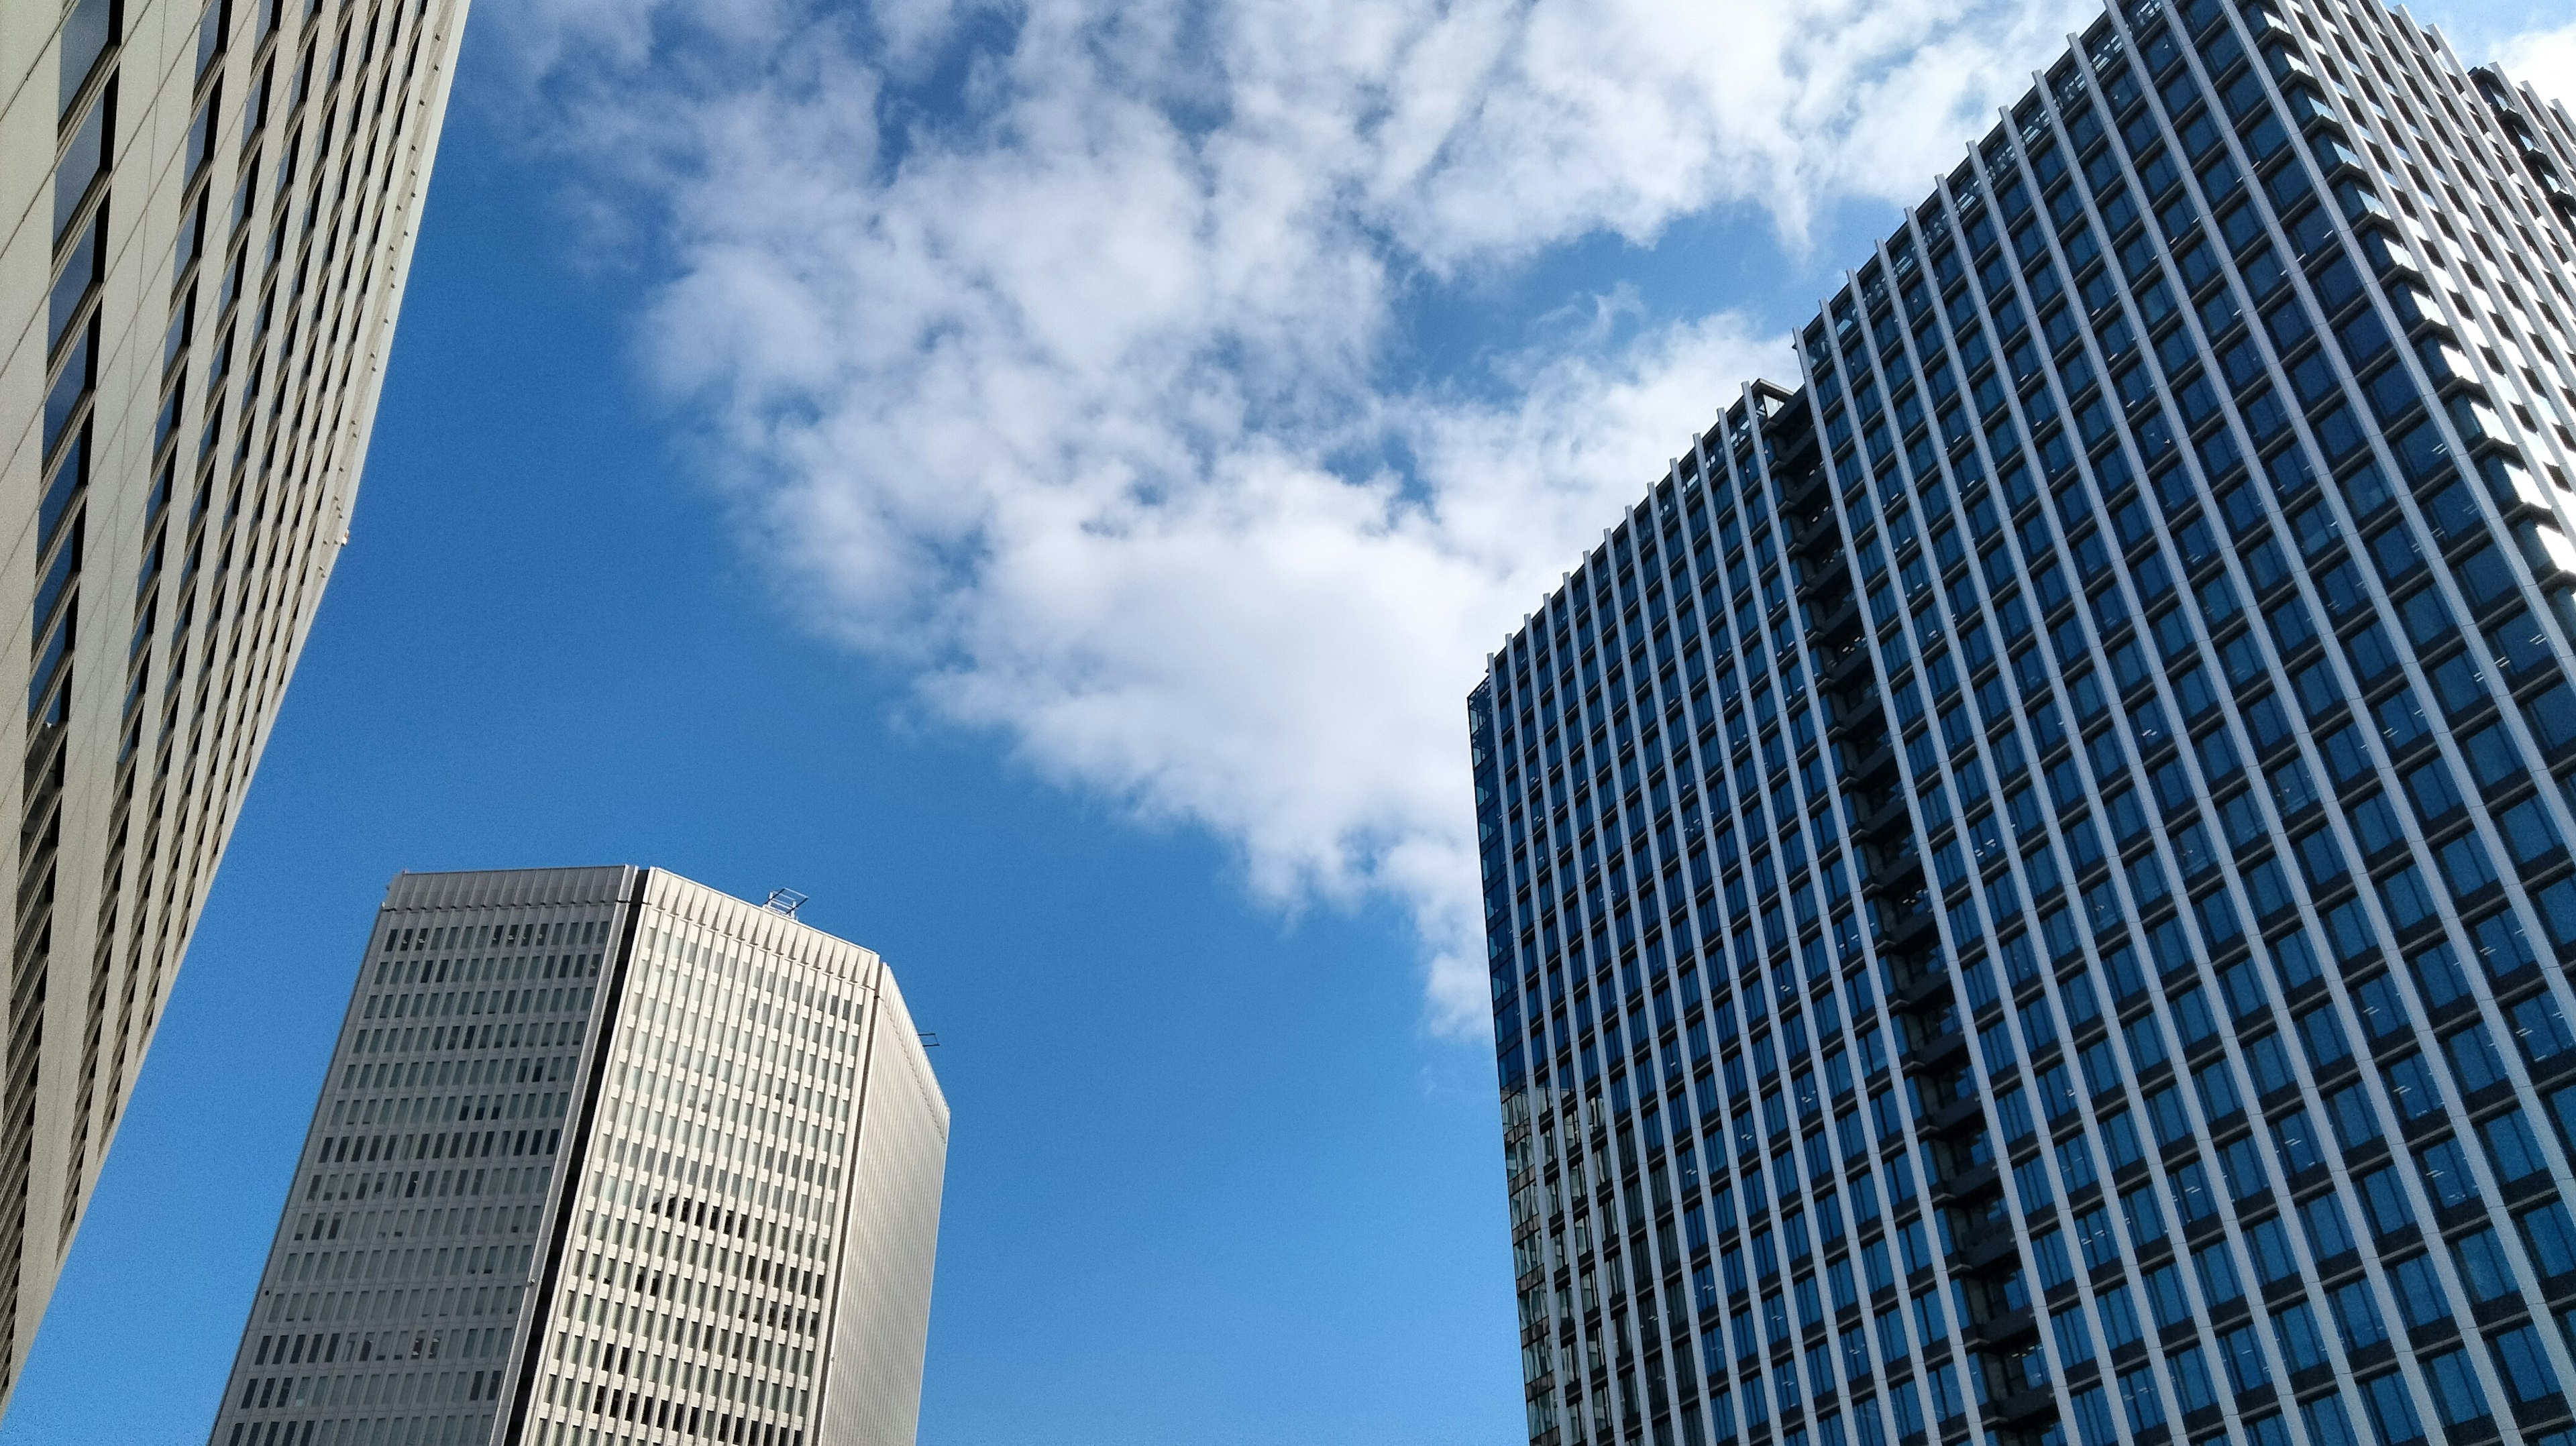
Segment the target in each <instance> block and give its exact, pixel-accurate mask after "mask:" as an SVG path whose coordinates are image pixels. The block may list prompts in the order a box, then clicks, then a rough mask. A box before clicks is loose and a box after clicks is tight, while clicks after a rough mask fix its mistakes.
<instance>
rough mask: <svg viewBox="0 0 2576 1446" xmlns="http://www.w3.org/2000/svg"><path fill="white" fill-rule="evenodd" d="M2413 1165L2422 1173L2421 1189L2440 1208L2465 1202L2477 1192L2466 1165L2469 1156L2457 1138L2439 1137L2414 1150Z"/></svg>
mask: <svg viewBox="0 0 2576 1446" xmlns="http://www.w3.org/2000/svg"><path fill="white" fill-rule="evenodd" d="M2415 1166H2416V1168H2417V1169H2418V1170H2420V1171H2421V1172H2422V1173H2423V1176H2424V1193H2426V1194H2428V1195H2430V1196H2432V1197H2433V1203H2434V1204H2435V1205H2436V1206H2438V1207H2440V1208H2442V1209H2444V1210H2448V1209H2450V1208H2451V1207H2453V1206H2455V1205H2465V1204H2467V1203H2468V1202H2469V1201H2471V1200H2474V1199H2476V1198H2477V1196H2478V1180H2477V1176H2476V1174H2475V1173H2473V1172H2472V1171H2471V1170H2470V1169H2469V1157H2468V1155H2467V1153H2466V1152H2464V1151H2463V1150H2461V1148H2460V1142H2459V1141H2457V1140H2440V1141H2436V1142H2435V1143H2433V1144H2430V1145H2427V1146H2425V1147H2424V1148H2422V1149H2420V1150H2417V1151H2416V1152H2415Z"/></svg>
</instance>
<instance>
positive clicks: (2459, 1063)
mask: <svg viewBox="0 0 2576 1446" xmlns="http://www.w3.org/2000/svg"><path fill="white" fill-rule="evenodd" d="M2442 1047H2443V1049H2444V1050H2445V1051H2446V1052H2448V1053H2449V1054H2450V1056H2451V1068H2452V1070H2453V1071H2454V1072H2455V1073H2457V1074H2458V1075H2459V1077H2460V1089H2461V1090H2462V1092H2464V1093H2467V1094H2476V1093H2477V1092H2478V1091H2480V1090H2482V1089H2485V1088H2487V1087H2488V1086H2490V1085H2498V1084H2502V1083H2504V1082H2505V1081H2506V1080H2508V1079H2510V1078H2511V1076H2510V1075H2508V1074H2506V1073H2505V1067H2504V1057H2503V1056H2502V1055H2499V1054H2497V1053H2496V1047H2495V1040H2494V1038H2493V1037H2492V1036H2490V1035H2489V1034H2488V1033H2487V1027H2486V1026H2485V1025H2483V1024H2477V1025H2471V1026H2470V1027H2469V1028H2467V1029H2463V1030H2461V1031H2459V1032H2458V1033H2456V1034H2451V1035H2447V1036H2445V1037H2444V1038H2443V1040H2442Z"/></svg>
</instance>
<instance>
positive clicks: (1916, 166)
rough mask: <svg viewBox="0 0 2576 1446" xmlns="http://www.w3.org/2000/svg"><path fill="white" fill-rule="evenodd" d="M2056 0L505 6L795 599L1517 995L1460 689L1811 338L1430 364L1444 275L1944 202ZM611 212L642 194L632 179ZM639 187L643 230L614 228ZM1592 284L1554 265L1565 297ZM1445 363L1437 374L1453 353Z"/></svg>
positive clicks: (1086, 782)
mask: <svg viewBox="0 0 2576 1446" xmlns="http://www.w3.org/2000/svg"><path fill="white" fill-rule="evenodd" d="M2091 8H2092V7H2090V6H2087V5H2084V4H2081V3H2056V0H2019V3H2012V0H2006V3H1976V0H1823V3H1799V4H1781V3H1777V0H1717V3H1707V4H1700V5H1693V6H1650V5H1646V4H1640V3H1617V0H1589V3H1587V0H1541V3H1523V4H1512V3H1501V0H1447V3H1431V0H1421V3H1409V4H1408V3H1396V0H1299V3H1254V4H1236V5H1203V4H1189V5H1181V4H1157V3H1152V0H1145V3H1134V0H1128V3H1119V4H1114V5H1113V4H1109V3H1106V0H1045V3H1030V4H1022V5H1010V6H988V5H978V4H972V3H965V4H956V3H949V0H906V3H902V4H890V5H885V6H880V7H879V8H878V9H876V10H875V11H873V12H870V13H865V14H856V15H824V14H821V13H819V12H817V11H814V10H812V9H809V8H807V7H806V6H805V5H802V4H799V3H793V0H757V3H746V0H692V3H679V0H665V3H661V4H659V5H636V4H629V3H614V4H610V3H601V0H547V3H530V4H528V5H525V6H522V7H520V8H519V9H517V10H515V11H496V12H494V14H493V17H492V18H493V19H494V20H495V21H496V22H498V23H499V24H500V25H502V26H504V27H507V28H508V29H509V30H510V31H511V32H512V33H511V34H510V36H509V37H508V39H507V41H506V42H505V43H507V44H508V45H510V47H511V48H512V51H513V53H514V54H515V55H517V56H519V57H520V58H521V60H522V63H523V64H524V65H525V66H526V77H525V78H526V80H527V82H528V94H529V95H530V96H532V97H534V98H533V99H532V100H530V101H529V102H528V104H530V105H531V106H532V107H533V110H534V114H533V116H532V118H531V125H530V129H531V131H532V133H539V134H544V135H547V136H551V137H559V138H562V144H564V145H565V146H566V147H567V150H568V153H569V154H570V156H571V157H572V158H574V159H575V160H577V161H578V162H579V163H580V164H581V165H582V166H583V167H584V168H585V170H586V172H587V174H588V175H589V177H590V179H591V182H592V184H591V186H590V187H589V189H588V192H587V194H589V195H590V196H591V198H592V199H593V200H594V201H596V202H597V203H598V205H599V208H600V209H599V211H598V213H597V216H598V218H599V219H600V220H601V221H602V223H603V225H605V226H608V228H609V229H608V231H607V233H606V234H608V235H610V236H611V237H612V239H616V240H621V241H623V242H625V243H628V244H631V245H632V246H633V248H634V250H635V252H636V254H637V255H638V256H639V257H640V258H642V264H643V265H644V267H645V268H646V270H647V271H648V273H649V274H650V275H652V276H654V277H656V278H658V279H657V281H656V283H655V286H654V291H653V297H652V302H651V309H650V313H649V315H648V317H647V318H646V320H645V321H644V323H643V327H642V333H641V338H640V339H641V343H642V346H643V349H644V354H645V356H646V357H647V359H648V364H649V365H650V366H651V367H652V368H653V369H654V371H655V372H656V374H657V375H658V377H659V379H660V380H661V381H662V382H663V383H664V384H665V385H666V386H667V388H668V389H669V392H670V394H671V395H672V396H673V397H674V398H675V399H678V400H679V401H680V402H681V403H682V404H683V405H684V406H686V407H687V408H689V409H690V411H691V414H692V415H693V416H695V417H697V418H699V419H701V421H702V427H703V430H702V435H703V437H704V439H705V441H706V444H707V445H706V447H705V452H704V455H705V456H706V457H708V458H710V459H714V460H713V461H712V463H711V465H712V467H713V468H714V470H715V471H716V473H717V474H718V476H719V477H720V479H721V480H722V482H723V483H724V485H726V486H727V487H729V488H731V489H732V490H733V494H734V495H735V496H736V497H737V498H738V499H739V501H740V505H741V515H742V517H743V519H744V525H745V532H746V537H747V538H748V540H749V545H750V546H752V547H753V548H754V549H755V550H756V551H757V552H758V553H759V554H760V555H761V556H762V557H764V558H765V559H767V560H768V561H769V562H770V563H771V564H772V565H773V566H774V569H775V573H776V575H777V577H778V579H779V582H780V595H781V597H782V599H784V600H786V602H787V604H788V605H789V606H791V607H794V608H798V609H801V610H802V611H803V614H804V616H805V617H806V619H807V620H808V621H809V622H810V623H811V624H812V625H813V626H814V627H816V628H818V629H820V630H823V631H825V632H827V633H829V634H831V635H833V636H836V637H839V638H843V639H846V640H847V641H848V642H849V643H850V644H851V645H852V646H854V647H857V648H861V649H866V650H869V651H871V652H873V653H875V654H877V655H879V656H882V657H885V658H889V659H893V660H896V661H898V662H900V663H901V664H902V665H904V666H906V667H907V668H909V669H910V670H911V671H912V674H913V676H914V677H915V678H916V679H917V681H918V687H919V690H920V696H921V698H922V699H924V700H926V702H927V703H929V704H930V705H931V706H933V707H935V708H936V709H937V710H939V711H940V712H941V713H943V714H944V715H946V716H948V717H950V718H952V719H954V720H957V721H958V722H960V723H962V724H966V725H971V726H981V727H989V728H991V729H993V730H996V732H997V733H998V734H1000V735H1001V736H1003V737H1005V738H1007V739H1008V740H1009V741H1010V744H1011V746H1012V747H1013V748H1014V749H1015V750H1016V752H1017V754H1018V756H1019V757H1021V758H1022V759H1023V760H1025V762H1026V763H1027V764H1028V765H1029V766H1031V767H1033V768H1035V769H1037V770H1038V771H1040V772H1042V773H1043V774H1045V775H1046V776H1048V777H1050V778H1054V779H1057V780H1060V781H1062V782H1063V783H1064V784H1066V785H1067V786H1070V787H1075V788H1080V789H1087V790H1094V791H1097V792H1100V793H1102V794H1105V795H1108V796H1111V797H1113V798H1115V799H1118V800H1120V801H1122V802H1123V803H1124V804H1126V805H1127V806H1129V807H1131V808H1132V809H1133V810H1134V812H1135V813H1137V814H1138V815H1140V816H1142V817H1145V818H1149V819H1156V820H1170V821H1176V822H1180V823H1183V824H1187V825H1192V826H1198V827H1204V828H1207V829H1209V830H1212V831H1213V832H1214V833H1216V834H1217V835H1219V836H1221V837H1223V838H1225V839H1227V840H1229V841H1230V842H1231V843H1233V844H1234V845H1235V846H1236V847H1238V848H1239V849H1240V852H1241V856H1242V858H1243V860H1244V863H1245V867H1246V870H1247V874H1248V877H1249V879H1250V881H1251V883H1252V885H1253V887H1254V888H1255V889H1257V890H1258V891H1259V892H1260V893H1262V894H1263V895H1265V896H1268V897H1271V898H1274V899H1277V900H1281V901H1284V902H1295V901H1299V900H1303V899H1308V898H1320V899H1324V900H1329V901H1350V900H1356V899H1360V898H1363V897H1366V896H1368V895H1371V894H1381V895H1386V896H1391V897H1393V898H1395V899H1397V900H1399V901H1401V902H1402V903H1403V904H1404V905H1405V906H1406V907H1408V908H1409V909H1410V910H1411V912H1412V916H1413V918H1414V919H1415V921H1416V924H1417V926H1418V928H1419V930H1420V934H1421V938H1422V943H1423V958H1424V961H1425V968H1426V977H1427V979H1428V997H1429V1000H1430V1017H1431V1019H1432V1021H1433V1023H1434V1024H1435V1026H1436V1027H1439V1028H1441V1029H1444V1030H1449V1031H1456V1032H1470V1031H1474V1030H1480V1029H1481V1028H1482V1027H1483V1024H1484V1009H1485V1005H1484V999H1485V991H1484V982H1483V976H1484V970H1483V967H1482V962H1481V956H1482V949H1481V945H1480V943H1479V941H1478V927H1479V919H1478V915H1479V909H1478V905H1477V898H1476V880H1475V859H1474V852H1473V837H1474V832H1473V823H1472V819H1471V817H1470V809H1469V798H1468V790H1467V785H1466V779H1465V771H1464V770H1465V728H1464V704H1463V697H1464V694H1465V693H1466V691H1467V689H1468V688H1469V687H1470V686H1471V685H1472V683H1473V682H1474V680H1475V678H1476V676H1477V674H1478V672H1479V670H1480V668H1481V666H1482V657H1483V655H1484V653H1485V651H1486V650H1487V649H1488V648H1490V647H1491V646H1492V645H1493V644H1494V643H1495V642H1497V641H1499V639H1500V638H1501V637H1502V635H1503V634H1504V633H1505V632H1506V631H1507V630H1508V629H1509V628H1510V627H1512V626H1513V625H1515V624H1516V622H1517V620H1518V618H1519V617H1520V615H1521V613H1522V611H1523V610H1525V609H1526V608H1527V607H1528V606H1529V605H1530V604H1531V603H1532V602H1533V601H1534V600H1535V599H1536V598H1537V597H1539V596H1540V595H1541V594H1542V593H1543V592H1544V591H1545V590H1546V589H1547V588H1549V587H1551V586H1553V585H1554V583H1555V582H1556V579H1557V577H1558V574H1559V572H1560V571H1561V570H1562V569H1563V568H1564V567H1565V566H1566V565H1568V564H1569V563H1570V562H1571V561H1572V560H1573V559H1574V557H1575V556H1576V555H1577V553H1578V551H1579V550H1580V549H1581V548H1582V547H1584V546H1585V545H1586V544H1588V543H1589V542H1590V541H1593V540H1595V539H1597V537H1598V530H1599V528H1600V526H1601V525H1602V523H1603V522H1605V521H1606V520H1609V519H1610V518H1612V517H1614V516H1615V511H1614V509H1615V508H1616V506H1618V505H1619V504H1620V503H1623V502H1626V501H1628V500H1631V499H1633V497H1634V496H1635V495H1636V494H1637V492H1638V491H1639V490H1640V489H1641V488H1642V486H1643V485H1644V483H1645V482H1646V481H1647V479H1648V478H1649V476H1650V475H1651V474H1652V473H1653V472H1655V471H1657V470H1660V468H1661V467H1662V465H1663V459H1664V458H1665V457H1666V456H1667V455H1669V454H1670V453H1672V452H1674V451H1676V450H1678V449H1679V447H1680V445H1681V444H1682V441H1683V439H1684V438H1686V437H1687V436H1688V435H1689V434H1690V432H1691V431H1693V430H1695V429H1696V428H1698V427H1700V426H1703V425H1705V423H1706V421H1707V420H1708V418H1709V417H1710V415H1711V413H1712V409H1713V408H1715V407H1716V406H1719V405H1722V404H1723V403H1724V402H1725V401H1726V400H1727V399H1729V398H1730V397H1731V396H1732V395H1733V394H1734V389H1735V387H1736V385H1737V384H1738V383H1739V382H1741V381H1742V380H1744V379H1747V378H1749V377H1751V376H1753V375H1756V374H1760V373H1764V372H1771V373H1778V372H1781V371H1784V370H1786V369H1787V368H1788V367H1789V365H1790V362H1789V358H1788V355H1787V351H1786V347H1785V342H1784V340H1782V339H1780V338H1777V337H1772V336H1766V335H1765V334H1764V328H1763V327H1762V326H1760V325H1758V324H1756V323H1755V322H1753V321H1751V320H1749V319H1747V318H1746V317H1745V316H1743V315H1740V314H1733V313H1728V314H1719V315H1714V316H1706V317H1698V318H1684V319H1655V318H1644V317H1639V316H1636V315H1634V314H1633V313H1631V312H1628V311H1626V310H1624V309H1623V308H1622V307H1621V306H1620V305H1619V304H1618V303H1617V300H1616V298H1615V297H1614V298H1611V299H1610V300H1608V301H1607V302H1605V304H1604V307H1603V310H1602V313H1601V317H1600V324H1598V325H1578V326H1572V327H1566V326H1550V327H1547V328H1544V329H1543V330H1544V338H1545V339H1544V341H1543V342H1541V341H1533V342H1532V344H1531V345H1530V346H1529V348H1528V349H1527V350H1525V351H1522V352H1519V353H1516V354H1513V355H1509V356H1505V357H1502V358H1499V359H1493V358H1488V359H1485V360H1484V361H1482V362H1479V363H1477V364H1475V365H1473V366H1470V367H1460V368H1451V369H1450V370H1448V371H1447V372H1446V373H1443V374H1441V375H1442V379H1441V380H1436V381H1433V382H1428V383H1425V382H1402V383H1399V382H1396V381H1394V380H1392V378H1393V376H1394V375H1395V373H1394V370H1393V368H1392V367H1391V366H1390V364H1389V358H1390V357H1391V356H1392V355H1395V354H1397V353H1398V352H1399V351H1401V350H1402V349H1404V348H1405V347H1406V346H1407V345H1408V343H1409V340H1410V339H1409V338H1408V337H1406V336H1405V335H1404V334H1403V331H1402V325H1403V321H1402V318H1403V316H1404V314H1405V311H1404V301H1405V299H1406V297H1407V296H1408V295H1410V294H1412V293H1413V292H1414V291H1416V290H1417V289H1420V288H1436V287H1441V286H1447V285H1452V284H1466V285H1470V286H1473V287H1477V288H1480V289H1481V291H1491V292H1494V293H1495V294H1498V295H1499V294H1507V293H1508V292H1509V287H1508V286H1507V285H1504V284H1502V282H1501V281H1499V280H1498V278H1501V279H1503V280H1507V279H1508V277H1509V275H1510V274H1511V271H1512V268H1514V267H1516V266H1518V265H1521V264H1523V263H1525V262H1526V261H1528V260H1529V259H1530V258H1532V257H1535V256H1539V255H1541V254H1544V253H1545V252H1546V251H1548V249H1549V248H1552V247H1557V246H1561V245H1564V244H1566V243H1568V242H1570V241H1572V240H1575V239H1577V238H1581V237H1585V236H1590V235H1596V234H1602V233H1613V234H1616V235H1619V236H1622V237H1625V238H1627V239H1629V240H1631V241H1636V242H1651V241H1652V240H1653V239H1654V238H1655V237H1656V236H1657V235H1658V234H1659V233H1660V232H1661V231H1662V230H1663V229H1664V228H1666V227H1667V226H1669V225H1670V224H1671V223H1672V222H1673V221H1675V220H1676V219H1677V218H1680V217H1684V216H1689V215H1693V214H1697V213H1702V212H1705V211H1707V210H1709V209H1710V208H1712V207H1739V208H1745V209H1747V210H1751V211H1754V212H1756V213H1767V215H1768V216H1769V217H1770V218H1771V220H1772V222H1773V224H1774V225H1775V226H1776V229H1777V232H1778V234H1779V235H1780V236H1781V237H1782V238H1784V244H1786V245H1788V246H1790V247H1792V248H1794V247H1795V246H1796V245H1798V244H1799V242H1800V240H1801V238H1802V237H1803V235H1804V234H1805V228H1806V227H1807V226H1808V224H1809V218H1810V217H1811V216H1813V215H1814V214H1816V213H1817V212H1818V210H1819V209H1820V208H1821V207H1824V206H1827V205H1830V204H1832V203H1835V202H1838V201H1841V200H1844V199H1848V198H1850V197H1853V196H1879V197H1889V198H1896V199H1911V198H1912V197H1913V196H1914V195H1915V194H1917V193H1919V192H1920V191H1921V190H1922V189H1923V187H1924V183H1925V178H1926V177H1928V176H1929V175H1930V174H1932V173H1933V172H1934V171H1936V170H1938V169H1942V168H1945V167H1946V166H1947V165H1949V164H1951V163H1952V162H1953V161H1954V159H1955V157H1956V156H1957V154H1958V151H1959V147H1960V144H1961V142H1962V141H1963V140H1965V139H1966V138H1968V137H1969V136H1971V135H1973V134H1975V133H1977V132H1979V131H1982V130H1983V129H1984V127H1985V126H1986V125H1988V124H1991V121H1990V119H1988V118H1989V117H1991V115H1992V109H1991V107H1992V106H1993V105H1994V104H1995V103H1997V102H1998V101H2000V100H2003V99H2006V98H2008V97H2009V96H2010V95H2011V94H2013V93H2016V92H2018V91H2019V90H2020V89H2022V88H2023V87H2024V86H2026V85H2027V84H2028V80H2027V74H2026V71H2027V67H2028V66H2029V65H2031V64H2033V63H2036V62H2039V61H2041V60H2043V59H2044V58H2045V56H2046V54H2047V53H2048V52H2049V51H2050V50H2052V49H2053V48H2054V46H2055V45H2056V44H2057V39H2056V37H2060V36H2062V35H2063V33H2064V31H2065V30H2066V29H2067V28H2068V27H2070V26H2071V25H2073V24H2076V23H2079V22H2080V20H2081V17H2082V16H2083V14H2084V13H2085V12H2087V11H2088V10H2090V9H2091ZM612 223H613V224H612ZM618 227H625V228H629V229H627V230H624V231H622V232H621V231H619V230H618V229H617V228H618ZM1551 300H1553V299H1551ZM1435 370H1436V369H1435Z"/></svg>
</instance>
